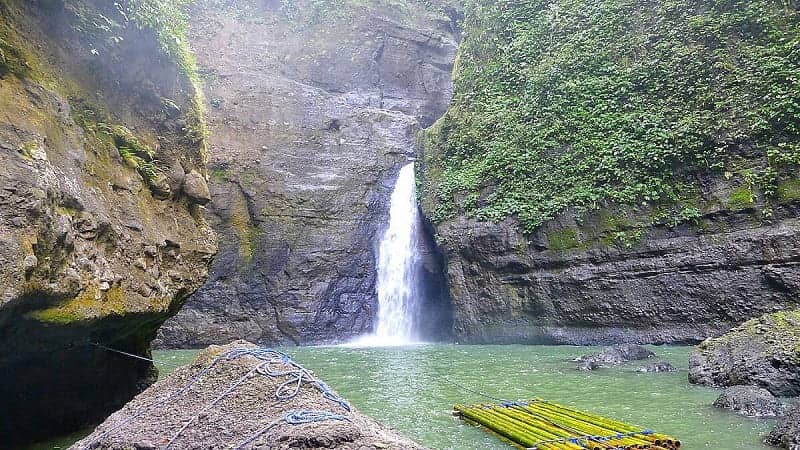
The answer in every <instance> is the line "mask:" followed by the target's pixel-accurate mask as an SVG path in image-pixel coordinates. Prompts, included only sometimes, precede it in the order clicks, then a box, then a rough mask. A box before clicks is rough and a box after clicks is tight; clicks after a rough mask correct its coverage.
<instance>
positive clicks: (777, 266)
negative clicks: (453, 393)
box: [419, 0, 800, 344]
mask: <svg viewBox="0 0 800 450" xmlns="http://www.w3.org/2000/svg"><path fill="white" fill-rule="evenodd" d="M468 6H469V7H468V9H467V12H466V20H465V33H464V36H465V37H464V40H463V41H462V44H461V48H460V50H459V52H460V53H459V58H458V61H459V63H458V65H457V67H456V71H455V73H454V79H455V88H454V92H455V93H454V97H453V102H452V105H451V107H450V108H449V110H448V112H447V113H446V114H445V115H444V116H443V118H442V119H441V120H440V121H438V122H437V124H436V125H435V126H433V127H430V128H429V130H428V132H427V133H426V145H425V146H424V152H423V153H424V167H423V168H424V170H422V171H421V172H420V175H419V176H420V177H421V178H422V179H423V181H424V183H423V190H424V202H423V203H424V207H425V211H426V212H427V213H428V216H429V217H431V218H432V219H434V220H435V222H436V224H435V225H436V234H437V236H438V237H439V240H440V243H441V245H442V247H443V248H444V250H445V253H446V260H447V276H448V279H449V285H450V289H451V297H452V303H453V309H454V315H455V319H454V320H455V323H454V331H455V335H456V338H457V339H458V340H460V341H465V342H476V343H478V342H508V343H510V342H553V343H575V344H596V343H610V342H624V341H627V342H635V343H661V342H696V341H699V340H702V339H704V338H706V337H708V336H710V335H716V334H719V333H721V332H723V331H726V330H727V329H729V328H730V327H731V326H733V325H736V324H739V323H742V322H744V321H745V320H747V319H750V318H752V317H755V316H758V315H760V314H762V313H765V312H772V311H775V310H779V309H782V308H786V307H792V306H796V305H797V303H798V302H800V297H799V296H798V291H799V290H800V228H798V225H800V223H798V219H797V217H798V214H797V213H798V209H799V208H800V181H799V180H798V177H799V176H800V147H798V146H797V143H798V141H800V140H799V139H798V136H799V135H798V132H799V131H800V114H798V110H797V108H796V107H795V106H792V105H789V104H786V103H781V102H778V101H774V100H773V98H783V96H787V98H796V97H797V95H798V91H797V88H796V86H797V85H796V82H795V81H793V80H794V75H790V73H793V72H792V71H793V68H794V67H796V66H797V54H796V52H795V51H794V47H793V46H792V45H789V46H786V45H784V43H785V42H787V41H786V40H785V39H784V38H780V39H778V38H777V36H788V35H792V36H794V38H792V39H794V40H795V41H796V40H797V35H795V33H796V31H797V30H798V28H797V26H796V24H797V23H798V18H799V17H800V16H798V10H797V9H796V7H795V6H793V5H790V4H781V5H776V4H775V3H773V2H761V1H750V2H744V1H741V2H740V1H737V2H734V3H724V4H723V3H717V4H714V5H699V4H689V3H687V4H678V3H675V4H670V5H660V6H659V7H657V8H655V7H653V5H651V4H644V3H637V2H624V1H609V2H604V3H603V5H602V7H598V8H595V7H589V6H588V5H583V4H576V3H574V2H568V1H558V0H556V1H553V2H550V3H542V2H505V3H501V2H494V1H489V0H486V1H484V0H476V1H472V2H468ZM723 23H724V24H725V25H722V24H723ZM755 23H758V24H759V25H758V26H755V27H751V26H749V25H745V24H755ZM767 30H776V31H774V32H771V31H767ZM709 36H714V38H713V39H712V38H709ZM734 36H735V37H734ZM733 55H735V56H733ZM768 61H769V63H768ZM771 64H774V65H775V66H774V67H778V68H779V69H770V70H768V71H767V72H763V73H762V72H761V71H762V70H763V69H764V68H766V67H768V66H770V65H771ZM773 75H774V77H772V76H773ZM723 85H724V86H726V88H725V89H720V86H723ZM757 92H758V93H762V92H763V93H765V94H755V95H754V93H757ZM766 92H771V93H774V94H775V96H774V97H773V94H766ZM733 105H735V106H733Z"/></svg>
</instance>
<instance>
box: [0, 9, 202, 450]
mask: <svg viewBox="0 0 800 450" xmlns="http://www.w3.org/2000/svg"><path fill="white" fill-rule="evenodd" d="M98 17H104V18H107V20H109V21H113V26H110V25H109V26H107V27H105V28H101V27H100V26H98V28H97V29H94V28H91V26H92V25H91V24H95V25H96V24H99V23H101V22H99V21H95V22H92V20H95V19H97V18H98ZM98 20H99V19H98ZM120 38H122V39H120ZM121 62H124V64H123V63H121ZM9 63H10V66H11V67H12V70H6V68H7V67H9ZM131 68H137V69H138V70H132V69H131ZM143 69H146V70H143ZM195 93H196V91H195V90H194V87H193V85H192V83H191V80H190V78H189V77H188V74H187V73H186V72H184V71H183V70H182V69H181V67H180V66H179V64H177V63H176V61H174V60H172V59H171V58H169V57H167V55H166V54H164V52H163V51H162V49H161V46H160V45H159V43H158V42H157V40H156V38H155V36H154V34H153V33H152V31H149V30H147V29H141V28H139V27H138V26H136V25H135V24H133V23H130V22H128V21H127V20H126V19H125V17H124V16H123V15H122V14H121V13H120V11H119V10H117V7H116V6H114V5H113V4H112V3H109V2H106V1H105V0H76V1H73V2H69V5H68V6H67V5H65V4H64V3H62V2H40V1H28V0H25V1H21V0H19V1H17V0H7V1H3V2H0V111H2V113H0V342H2V343H3V345H2V346H1V347H0V443H1V444H0V446H2V447H4V448H13V447H15V446H16V445H18V444H20V443H23V442H25V441H29V440H33V439H36V438H42V437H45V436H47V435H51V434H57V433H65V432H69V431H73V430H75V429H79V428H81V427H85V426H87V425H90V424H92V423H96V421H99V420H101V419H102V418H103V417H104V415H105V414H107V413H109V412H110V411H113V410H115V409H116V408H118V407H120V406H121V405H123V404H124V403H125V402H127V401H128V400H130V399H131V398H132V397H133V396H134V395H136V394H137V393H138V392H139V391H141V390H142V389H144V388H145V387H146V386H147V385H148V384H149V383H151V382H153V381H154V379H155V377H154V375H155V368H154V366H153V364H152V363H151V362H149V361H146V360H143V359H134V358H129V357H124V356H121V355H120V354H119V353H113V352H110V351H109V350H107V349H105V348H103V347H101V345H102V346H107V347H111V348H115V349H119V350H123V351H126V352H129V353H134V354H137V355H140V356H143V357H147V356H149V354H150V342H151V341H152V339H153V338H154V337H155V333H156V330H157V329H158V327H159V326H160V325H161V323H163V322H164V320H166V319H167V317H169V316H170V315H171V314H173V313H174V312H175V311H176V310H177V309H178V308H179V307H180V305H181V304H182V303H183V302H184V301H185V300H186V297H187V296H188V295H189V294H191V293H192V292H193V291H194V290H195V289H197V287H199V286H200V285H201V284H202V283H203V282H204V281H205V278H206V276H207V275H208V265H209V264H210V261H211V258H212V257H213V255H214V253H215V251H216V245H215V240H216V239H215V235H214V233H213V230H211V228H210V227H208V226H207V224H206V223H205V222H204V220H203V218H202V214H201V211H199V209H198V205H197V202H196V201H195V199H193V198H191V197H189V196H187V195H186V190H185V189H184V188H185V186H184V184H183V179H184V178H185V174H186V173H191V172H192V171H194V173H195V174H199V173H200V172H205V167H204V166H203V158H202V149H203V141H202V138H201V137H198V136H197V135H195V134H194V133H193V132H191V131H190V130H189V129H188V128H190V126H189V124H190V123H192V122H193V119H192V116H194V117H195V118H196V114H194V113H196V111H195V110H194V109H193V105H194V95H195ZM144 146H147V147H149V148H150V149H151V150H152V152H153V154H154V156H155V158H156V159H157V160H158V162H156V163H154V164H156V165H157V166H158V174H157V175H158V176H154V177H152V178H149V177H147V175H146V173H144V171H141V170H137V169H136V168H135V167H134V166H133V165H132V164H131V161H130V160H129V159H127V158H125V157H123V156H122V153H124V150H123V147H125V148H127V149H128V150H129V151H134V150H131V148H132V147H136V148H139V149H141V148H144ZM136 151H139V150H136ZM137 157H140V158H141V156H137ZM166 174H169V177H168V176H167V175H166ZM168 178H169V180H168ZM195 181H196V184H197V185H200V186H202V185H203V184H204V181H203V179H202V176H200V177H199V179H198V180H195ZM98 344H99V345H98Z"/></svg>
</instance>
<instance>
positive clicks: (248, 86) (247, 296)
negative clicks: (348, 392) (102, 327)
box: [158, 0, 458, 347]
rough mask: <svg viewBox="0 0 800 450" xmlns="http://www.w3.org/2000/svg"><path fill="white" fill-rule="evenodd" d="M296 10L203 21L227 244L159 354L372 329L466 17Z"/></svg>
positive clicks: (215, 193) (392, 9) (216, 203)
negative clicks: (382, 256) (402, 186)
mask: <svg viewBox="0 0 800 450" xmlns="http://www.w3.org/2000/svg"><path fill="white" fill-rule="evenodd" d="M283 3H285V2H283ZM283 3H281V2H263V1H246V0H241V1H235V2H206V3H205V4H204V5H203V6H201V7H199V8H198V9H196V10H195V11H194V14H193V18H192V21H191V22H192V29H191V35H192V47H193V48H194V50H195V52H196V54H197V57H198V60H199V63H200V66H201V68H202V72H203V74H204V78H205V88H206V95H207V97H208V101H209V105H210V106H209V110H210V114H209V116H210V117H209V122H210V132H211V134H210V144H211V146H210V166H211V180H212V182H211V191H212V197H213V201H212V202H211V203H210V204H209V205H208V209H209V211H210V212H211V213H212V214H213V216H214V219H213V226H214V227H215V228H216V230H217V231H218V232H219V234H220V243H221V244H220V252H219V256H218V257H217V259H216V261H215V263H214V266H213V269H212V273H211V277H210V279H209V281H208V283H207V284H206V285H205V286H204V287H203V288H201V289H200V290H199V291H198V292H197V294H195V295H194V296H193V297H192V298H191V299H190V300H189V302H188V303H187V305H186V306H185V307H184V308H183V309H182V310H181V311H180V313H179V314H178V315H177V316H176V317H175V318H174V319H173V320H171V321H170V322H168V323H167V324H166V325H165V326H164V327H163V328H162V330H161V333H160V335H159V340H158V343H159V345H163V346H171V347H187V346H190V347H196V346H202V345H207V344H211V343H217V342H223V341H227V340H231V339H235V338H246V339H249V340H251V341H255V342H260V343H269V344H275V343H279V344H286V343H297V344H299V343H311V342H324V341H334V340H336V341H341V340H346V339H348V338H350V337H353V336H356V335H359V334H362V333H365V332H368V331H369V330H370V329H371V327H372V325H373V324H372V322H373V319H374V318H375V315H376V313H377V304H376V297H375V251H376V247H377V240H378V239H379V238H380V236H381V232H382V229H383V226H384V225H385V223H386V221H387V220H388V217H387V214H388V198H389V195H390V193H391V189H392V187H393V184H394V181H395V178H396V176H397V172H398V171H399V169H400V167H402V165H404V164H406V163H407V161H408V159H409V157H411V156H413V155H414V153H415V147H416V139H417V133H418V131H419V130H420V129H421V127H425V126H427V125H429V124H431V123H432V122H433V121H434V120H435V119H436V118H438V117H439V116H440V115H441V114H442V113H443V112H444V110H445V109H446V108H447V105H448V103H449V100H450V97H451V93H452V87H451V79H450V72H451V67H452V63H453V60H454V57H455V53H456V40H457V38H458V29H457V26H456V24H455V23H454V22H453V21H452V19H451V16H452V17H456V16H457V15H458V13H457V12H456V10H454V9H451V8H445V7H444V6H445V5H443V4H440V2H433V5H432V6H425V5H424V2H415V1H408V2H383V1H379V2H373V3H372V4H371V5H365V4H363V3H358V2H352V3H351V2H341V4H337V5H338V6H336V7H335V8H334V7H333V6H331V5H328V6H325V5H320V4H321V3H325V2H292V4H291V6H287V5H286V4H283ZM425 239H426V242H427V247H426V248H428V250H426V251H425V254H426V255H428V256H427V258H426V264H424V266H423V267H422V268H421V270H422V271H423V275H424V277H423V278H424V279H425V280H427V281H426V285H427V288H426V289H427V290H428V293H429V296H428V298H429V300H430V302H431V305H430V308H429V309H428V312H429V313H430V314H426V317H425V318H426V320H428V322H429V323H428V324H427V325H426V324H423V328H425V329H426V330H428V331H429V333H428V334H435V333H442V332H443V333H445V334H446V333H448V332H449V326H448V325H447V324H448V313H449V309H448V308H447V305H446V304H447V301H448V300H447V292H446V286H445V285H444V283H443V282H442V280H441V275H440V274H441V265H442V261H441V257H440V255H438V254H437V253H436V252H435V251H434V248H433V247H431V246H432V245H433V242H432V240H431V239H430V237H429V236H428V237H425ZM437 322H438V323H439V324H440V325H441V324H442V323H444V324H445V325H444V326H432V325H430V324H434V323H437Z"/></svg>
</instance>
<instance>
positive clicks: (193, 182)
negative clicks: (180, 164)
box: [183, 170, 211, 205]
mask: <svg viewBox="0 0 800 450" xmlns="http://www.w3.org/2000/svg"><path fill="white" fill-rule="evenodd" d="M183 192H184V193H185V194H186V196H187V197H189V199H190V200H191V201H192V202H194V203H197V204H200V205H205V204H206V203H208V202H210V201H211V192H209V190H208V184H207V183H206V180H205V178H203V176H202V175H200V173H199V172H197V171H196V170H192V171H191V172H189V173H188V174H186V180H185V181H184V184H183Z"/></svg>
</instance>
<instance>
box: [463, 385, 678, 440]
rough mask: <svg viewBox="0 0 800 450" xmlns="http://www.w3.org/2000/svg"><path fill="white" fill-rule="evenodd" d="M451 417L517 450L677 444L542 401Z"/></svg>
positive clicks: (474, 408) (470, 409)
mask: <svg viewBox="0 0 800 450" xmlns="http://www.w3.org/2000/svg"><path fill="white" fill-rule="evenodd" d="M454 409H455V413H456V415H458V416H459V417H461V418H462V419H464V420H466V421H468V422H472V423H476V424H479V425H482V426H483V427H484V428H485V429H487V430H489V431H491V432H493V433H495V434H498V435H500V436H501V437H503V438H505V439H507V440H509V441H511V443H513V444H514V445H516V446H518V447H520V448H523V449H531V450H533V449H536V450H584V449H589V450H610V449H617V450H619V449H624V450H628V449H651V450H677V449H679V448H681V441H679V440H678V439H675V438H673V437H671V436H666V435H664V434H660V433H656V432H654V431H653V430H649V429H645V428H641V427H637V426H633V425H628V424H626V423H622V422H618V421H616V420H612V419H608V418H606V417H602V416H598V415H595V414H591V413H587V412H584V411H580V410H577V409H574V408H570V407H568V406H563V405H559V404H557V403H551V402H548V401H545V400H542V399H538V398H537V399H534V400H531V401H528V402H509V401H503V402H500V403H499V404H482V405H469V406H464V405H455V407H454Z"/></svg>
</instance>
